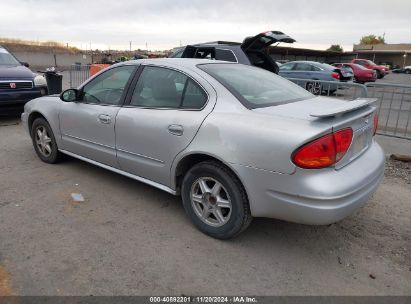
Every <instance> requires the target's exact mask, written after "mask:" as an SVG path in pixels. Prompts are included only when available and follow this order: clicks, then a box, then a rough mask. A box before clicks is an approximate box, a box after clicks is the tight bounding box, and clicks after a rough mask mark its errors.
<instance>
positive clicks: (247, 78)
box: [198, 63, 314, 109]
mask: <svg viewBox="0 0 411 304" xmlns="http://www.w3.org/2000/svg"><path fill="white" fill-rule="evenodd" d="M198 67H199V68H200V69H202V70H203V71H205V72H206V73H208V74H210V75H211V76H212V77H214V78H215V79H217V80H218V81H219V82H220V83H221V84H222V85H224V86H225V87H226V88H227V89H228V90H229V91H230V92H231V93H232V94H233V95H234V96H236V97H237V98H238V99H239V100H240V101H241V102H242V103H243V104H244V106H246V107H247V108H251V109H254V108H261V107H268V106H273V105H279V104H284V103H290V102H294V101H298V100H302V99H307V98H312V97H314V95H312V94H311V93H309V92H308V91H306V90H304V89H303V88H301V87H299V86H298V85H296V84H294V83H292V82H291V81H289V80H287V79H285V78H283V77H280V76H278V75H276V74H274V73H271V72H269V71H266V70H264V69H260V68H256V67H252V66H248V65H242V64H212V63H211V64H200V65H198Z"/></svg>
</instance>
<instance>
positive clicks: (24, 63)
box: [20, 62, 30, 68]
mask: <svg viewBox="0 0 411 304" xmlns="http://www.w3.org/2000/svg"><path fill="white" fill-rule="evenodd" d="M20 63H21V64H22V65H24V66H25V67H26V68H28V67H29V66H30V65H29V64H28V63H27V62H20Z"/></svg>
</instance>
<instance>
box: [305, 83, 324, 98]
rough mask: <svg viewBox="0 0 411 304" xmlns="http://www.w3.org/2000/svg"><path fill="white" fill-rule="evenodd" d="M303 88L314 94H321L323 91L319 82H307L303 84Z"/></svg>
mask: <svg viewBox="0 0 411 304" xmlns="http://www.w3.org/2000/svg"><path fill="white" fill-rule="evenodd" d="M305 89H306V90H307V91H308V92H311V93H312V94H314V95H321V93H322V91H323V88H322V85H321V83H319V82H307V83H306V84H305Z"/></svg>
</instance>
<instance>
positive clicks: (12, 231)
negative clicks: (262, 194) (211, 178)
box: [0, 119, 411, 295]
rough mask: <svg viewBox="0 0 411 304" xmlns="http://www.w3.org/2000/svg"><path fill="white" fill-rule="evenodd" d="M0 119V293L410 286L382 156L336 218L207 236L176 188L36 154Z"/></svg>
mask: <svg viewBox="0 0 411 304" xmlns="http://www.w3.org/2000/svg"><path fill="white" fill-rule="evenodd" d="M0 125H2V126H0V142H1V146H0V294H3V295H5V294H6V295H7V294H8V295H10V294H18V295H154V294H156V295H159V294H160V295H161V294H166V295H181V294H185V295H216V294H219V295H411V247H410V246H411V222H410V218H411V204H410V197H411V187H410V185H409V183H407V181H408V179H407V180H404V178H403V177H404V176H406V175H407V174H408V176H409V167H407V168H405V171H404V170H403V169H404V166H403V164H397V162H392V164H393V165H392V164H391V162H390V161H389V162H388V163H387V174H386V177H385V179H384V180H383V182H382V184H381V185H380V187H379V189H378V190H377V192H376V194H375V195H374V197H373V198H372V199H371V200H370V201H369V202H368V203H367V204H366V205H365V206H364V207H363V208H361V209H360V210H358V211H357V212H355V213H354V214H353V215H351V216H349V217H348V218H346V219H344V220H343V221H341V222H339V223H336V224H333V225H329V226H305V225H298V224H293V223H287V222H282V221H277V220H272V219H255V220H254V221H253V223H252V224H251V226H250V227H249V229H248V230H247V231H245V232H244V233H243V234H241V235H240V236H239V237H237V238H236V239H234V240H230V241H219V240H215V239H212V238H209V237H207V236H205V235H203V234H201V233H200V232H198V231H197V230H196V229H195V228H194V227H193V226H192V225H191V223H190V222H189V221H188V219H187V217H186V216H185V213H184V210H183V208H182V205H181V201H180V199H179V198H177V197H173V196H171V195H169V194H167V193H164V192H162V191H159V190H157V189H154V188H152V187H149V186H146V185H144V184H141V183H138V182H136V181H133V180H131V179H128V178H125V177H122V176H119V175H117V174H114V173H111V172H108V171H106V170H103V169H101V168H97V167H95V166H92V165H89V164H87V163H84V162H81V161H78V160H75V159H71V158H68V159H67V160H66V161H64V162H62V163H60V164H57V165H48V164H45V163H43V162H41V161H40V160H39V159H38V158H37V156H36V155H35V153H34V151H33V148H32V146H31V141H30V139H29V137H28V136H27V134H26V133H25V131H24V130H23V128H22V126H21V124H19V123H18V120H16V119H9V120H0ZM392 172H396V173H392ZM73 192H76V193H81V194H82V195H83V196H84V197H85V201H84V202H82V203H76V202H73V200H72V199H71V198H70V194H71V193H73Z"/></svg>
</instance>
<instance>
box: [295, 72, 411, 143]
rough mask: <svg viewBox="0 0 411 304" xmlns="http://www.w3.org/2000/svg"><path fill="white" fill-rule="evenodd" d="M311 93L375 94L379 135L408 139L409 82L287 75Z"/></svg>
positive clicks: (349, 96)
mask: <svg viewBox="0 0 411 304" xmlns="http://www.w3.org/2000/svg"><path fill="white" fill-rule="evenodd" d="M289 80H291V81H293V82H294V83H296V84H298V85H300V86H301V87H303V88H305V89H307V90H308V91H310V92H311V93H313V94H315V95H323V96H330V97H335V98H341V99H345V100H354V99H356V98H359V97H371V98H377V99H378V101H377V102H376V104H375V105H376V106H377V108H378V117H379V121H378V129H377V133H378V134H381V135H387V136H393V137H399V138H406V139H411V86H409V85H399V84H391V83H375V82H369V83H366V84H365V85H363V84H358V83H352V82H337V81H322V80H310V79H297V78H289Z"/></svg>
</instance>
